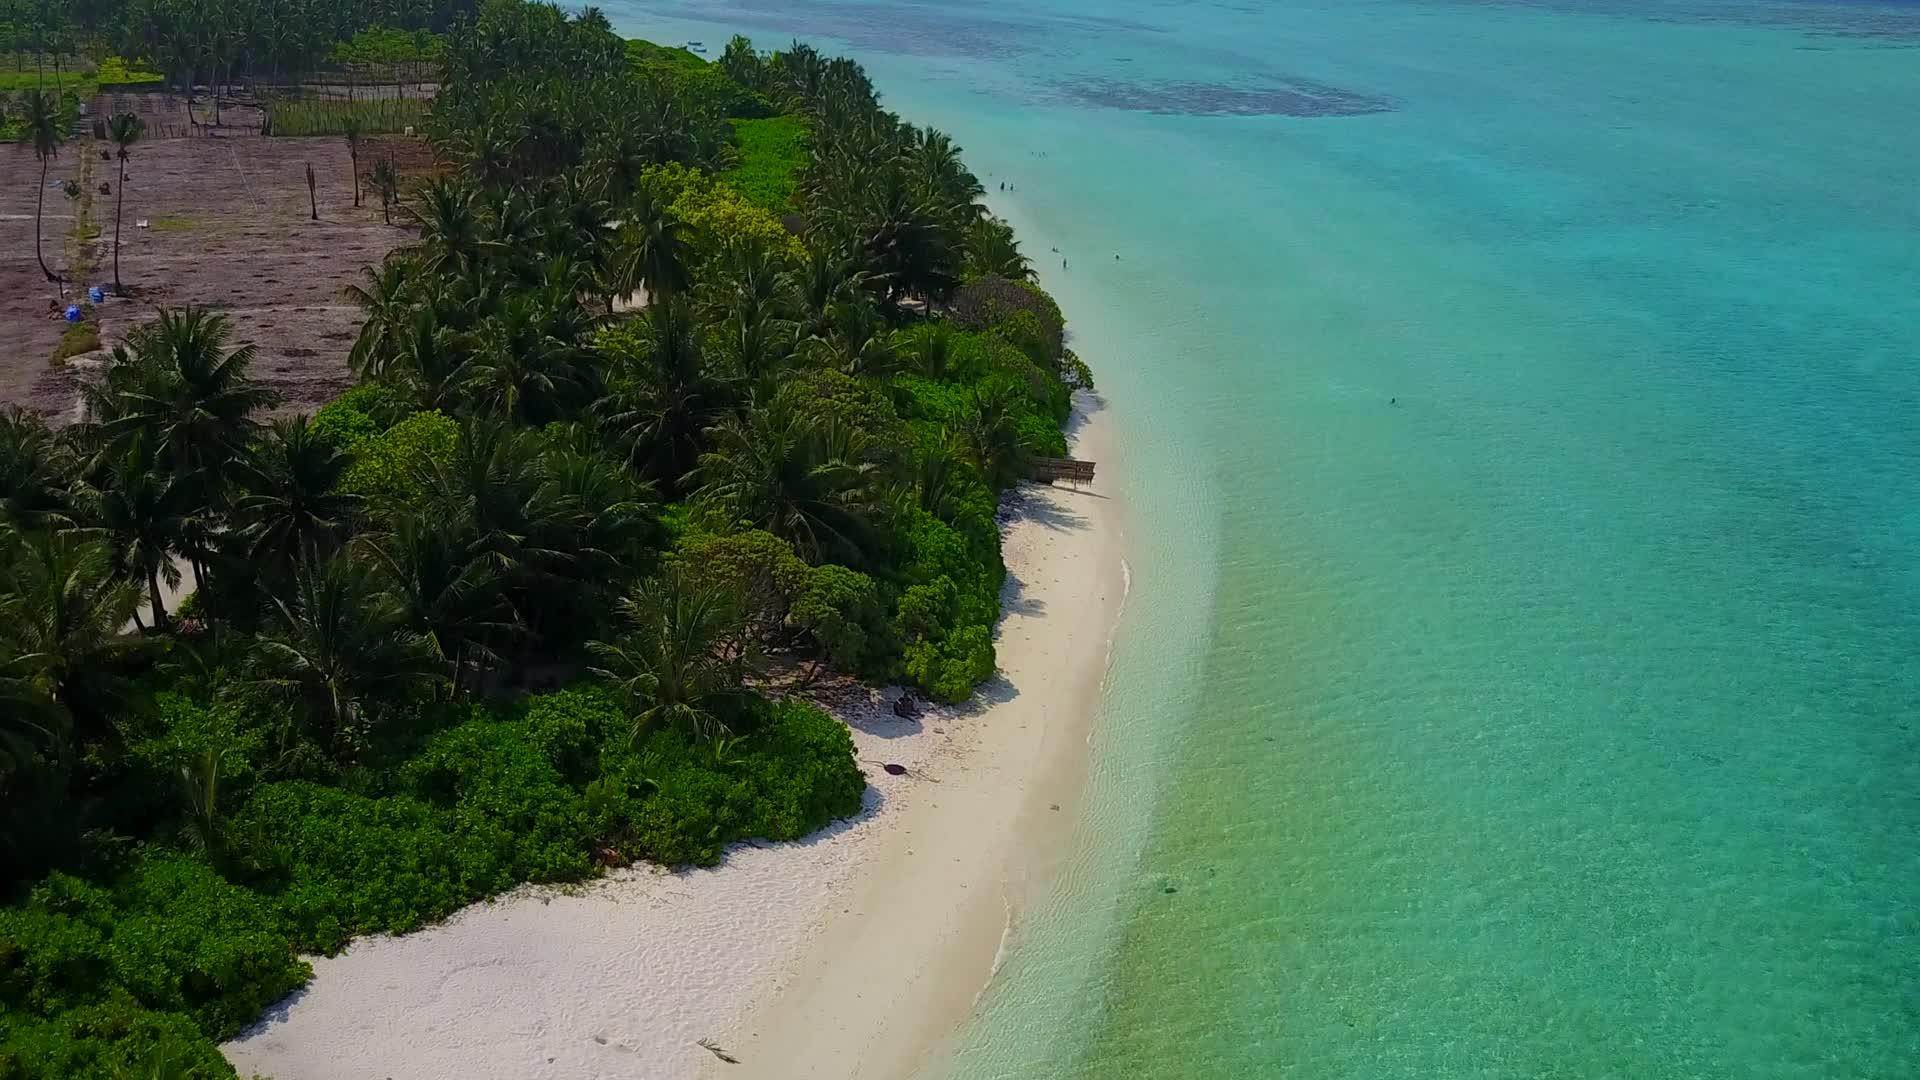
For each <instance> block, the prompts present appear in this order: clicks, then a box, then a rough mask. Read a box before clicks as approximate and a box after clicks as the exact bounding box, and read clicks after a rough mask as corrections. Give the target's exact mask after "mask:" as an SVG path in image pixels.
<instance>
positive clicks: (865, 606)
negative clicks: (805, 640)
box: [788, 563, 885, 671]
mask: <svg viewBox="0 0 1920 1080" xmlns="http://www.w3.org/2000/svg"><path fill="white" fill-rule="evenodd" d="M788 617H789V618H790V619H791V620H792V621H793V624H794V625H795V626H798V627H800V628H801V629H804V630H805V631H807V633H808V634H809V635H811V636H812V637H813V640H814V642H815V643H816V644H818V645H819V647H820V649H821V651H823V652H824V653H826V656H827V659H828V660H830V661H831V662H832V663H833V665H834V666H835V667H837V668H839V669H841V670H842V671H867V670H869V669H870V668H871V667H872V663H873V661H874V659H875V657H874V652H875V650H876V648H877V647H879V645H880V643H881V642H880V640H876V639H877V638H879V636H880V631H882V630H884V627H885V617H884V615H883V614H882V612H881V607H880V590H879V586H878V585H877V584H876V583H875V582H874V580H873V579H872V578H870V577H868V576H867V575H865V574H862V573H859V572H857V571H853V570H849V569H847V568H846V567H844V566H834V565H832V564H830V563H829V564H827V565H825V566H816V567H813V568H812V571H811V573H810V574H809V575H808V578H807V586H806V588H805V589H804V590H802V591H801V593H800V595H798V596H797V597H795V598H794V601H793V607H792V609H791V611H790V612H789V613H788Z"/></svg>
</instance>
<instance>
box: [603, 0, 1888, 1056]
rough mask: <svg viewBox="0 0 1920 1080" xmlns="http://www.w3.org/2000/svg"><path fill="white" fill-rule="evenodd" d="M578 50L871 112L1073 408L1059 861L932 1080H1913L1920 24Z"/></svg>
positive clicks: (930, 12) (752, 31)
mask: <svg viewBox="0 0 1920 1080" xmlns="http://www.w3.org/2000/svg"><path fill="white" fill-rule="evenodd" d="M607 10H608V13H609V14H610V16H611V17H612V18H613V19H614V21H615V23H616V25H618V26H620V27H621V29H623V30H625V31H628V32H631V33H636V34H644V35H647V36H653V37H656V38H659V39H663V40H670V41H679V40H685V39H692V38H699V39H702V40H704V41H705V42H706V44H707V46H708V48H709V50H710V55H718V53H719V50H720V47H721V46H722V45H723V44H724V42H725V40H726V37H727V36H728V35H729V34H730V33H732V32H734V31H741V32H745V33H747V34H749V35H750V36H752V37H754V38H755V40H756V41H757V42H758V43H759V44H760V45H762V46H763V47H771V46H776V45H779V44H783V43H784V42H785V41H787V40H788V39H790V38H791V37H793V36H796V35H799V36H804V37H806V38H808V39H809V40H812V41H814V42H815V43H816V44H818V45H820V46H821V47H822V48H824V49H829V50H836V51H842V52H846V53H849V54H851V55H853V56H855V57H857V58H858V59H860V60H861V61H862V62H863V63H865V64H866V65H867V67H868V69H869V71H870V72H871V73H872V74H873V75H874V77H875V79H876V81H877V82H878V84H879V86H880V87H881V89H882V91H883V93H884V95H885V97H886V99H887V102H888V104H889V105H890V106H891V107H893V108H896V109H898V110H899V111H901V112H902V113H903V114H905V115H907V116H909V117H910V118H913V119H915V120H917V121H921V122H927V123H932V124H935V125H937V126H939V127H941V128H943V129H944V130H947V131H949V132H950V133H952V134H953V135H954V136H955V137H956V138H957V139H958V141H959V142H960V143H961V144H962V145H963V146H964V147H965V148H966V153H967V158H968V160H969V162H970V163H972V164H973V166H974V168H975V171H976V172H978V173H979V174H980V175H981V176H982V177H983V179H984V180H985V182H986V186H987V188H988V189H989V192H990V193H991V195H992V197H993V199H994V201H995V203H996V206H997V207H999V208H1000V209H1001V211H1002V212H1003V213H1005V214H1007V215H1008V216H1010V217H1011V218H1013V220H1014V221H1015V223H1016V224H1017V225H1019V226H1020V227H1021V229H1022V233H1023V236H1024V237H1025V239H1026V246H1027V248H1028V250H1029V252H1030V253H1031V254H1033V255H1034V256H1035V258H1036V262H1037V263H1038V265H1039V266H1040V267H1041V269H1042V270H1043V273H1044V281H1045V284H1046V285H1047V286H1048V287H1049V288H1050V289H1052V290H1054V291H1055V292H1056V294H1057V295H1059V296H1060V298H1061V300H1062V302H1063V304H1064V305H1065V307H1066V308H1067V311H1068V315H1069V317H1070V318H1071V319H1072V321H1073V326H1074V332H1075V335H1076V345H1077V347H1078V348H1079V349H1080V351H1081V352H1082V354H1083V355H1084V356H1086V357H1087V358H1088V359H1089V360H1090V361H1091V362H1092V364H1093V365H1094V367H1095V370H1096V372H1097V374H1098V375H1099V377H1100V380H1101V384H1102V391H1103V394H1104V397H1105V399H1106V402H1107V408H1108V409H1109V410H1110V415H1111V419H1112V421H1113V425H1114V431H1115V436H1116V440H1117V443H1118V445H1117V447H1116V448H1115V450H1114V451H1113V452H1112V453H1111V454H1110V455H1109V457H1110V459H1111V465H1112V468H1114V469H1116V470H1118V473H1117V475H1119V476H1121V477H1122V482H1123V484H1124V489H1125V490H1124V494H1125V497H1126V499H1127V501H1128V506H1129V510H1130V513H1131V515H1132V518H1131V520H1132V526H1131V529H1130V534H1129V539H1130V542H1131V546H1132V556H1131V557H1132V563H1133V571H1134V583H1135V589H1134V593H1133V596H1132V599H1131V601H1130V603H1129V606H1128V611H1127V615H1126V617H1125V620H1124V623H1123V626H1122V629H1121V633H1120V636H1119V639H1118V641H1117V643H1116V649H1115V654H1114V662H1113V670H1112V673H1111V677H1110V682H1109V689H1108V696H1107V701H1106V715H1105V719H1104V720H1103V724H1102V727H1101V729H1100V735H1099V738H1098V743H1097V746H1096V748H1095V764H1094V778H1093V781H1092V787H1091V791H1090V792H1089V798H1090V800H1091V801H1090V805H1089V807H1088V808H1087V813H1086V817H1085V820H1086V822H1087V827H1086V828H1085V829H1084V830H1083V836H1082V839H1081V841H1080V846H1079V848H1078V850H1077V855H1076V858H1075V859H1074V861H1073V864H1072V866H1071V867H1070V869H1069V871H1068V872H1067V874H1066V875H1065V876H1064V878H1063V880H1062V881H1061V883H1060V885H1059V887H1058V888H1057V890H1056V891H1055V894H1054V895H1053V896H1052V897H1051V898H1050V899H1048V900H1047V901H1046V902H1044V903H1043V904H1042V905H1040V907H1039V909H1038V910H1037V911H1035V912H1034V913H1033V917H1032V919H1031V920H1030V922H1029V923H1028V924H1027V925H1026V926H1025V927H1024V929H1023V932H1022V933H1021V935H1020V936H1019V938H1018V939H1017V940H1016V941H1015V942H1014V944H1013V947H1012V949H1011V951H1010V952H1009V954H1008V956H1007V961H1006V966H1005V968H1004V969H1003V971H1002V973H1001V977H1000V978H999V979H997V980H996V983H995V985H994V987H993V988H992V990H991V991H990V992H989V993H988V994H987V996H986V997H985V999H984V1000H983V1001H982V1003H981V1007H980V1010H979V1013H978V1015H977V1016H976V1017H975V1018H974V1020H973V1021H972V1022H971V1023H970V1024H969V1025H968V1027H967V1028H966V1029H965V1030H964V1031H963V1032H962V1033H961V1034H960V1035H959V1036H958V1037H957V1038H956V1041H955V1045H954V1046H953V1047H952V1048H951V1050H952V1053H951V1055H950V1060H947V1061H945V1062H943V1064H942V1065H941V1066H939V1067H938V1068H937V1069H935V1070H933V1071H934V1072H935V1073H937V1074H938V1075H943V1076H947V1075H950V1076H951V1077H953V1078H955V1080H989V1078H994V1080H997V1078H1022V1080H1024V1078H1063V1077H1064V1078H1095V1077H1098V1078H1107V1077H1116V1078H1159V1077H1268V1076H1273V1077H1299V1078H1309V1080H1319V1078H1350V1077H1351V1078H1375V1077H1378V1078H1408V1080H1413V1078H1442V1077H1487V1078H1534V1077H1623V1078H1626V1077H1633V1078H1641V1077H1644V1078H1666V1077H1676V1078H1696V1077H1697V1078H1722V1077H1725V1078H1735V1077H1782V1078H1786V1077H1792V1078H1808V1080H1811V1078H1850V1077H1873V1078H1911V1077H1920V6H1912V5H1898V4H1879V5H1865V4H1861V5H1849V4H1834V3H1812V2H1807V3H1757V2H1751V0H1676V2H1663V0H1625V2H1584V0H1538V2H1527V3H1520V2H1516V3H1493V2H1453V3H1449V2H1436V3H1410V2H1405V0H1351V2H1339V3H1334V2H1329V0H1311V2H1309V0H1275V2H1264V3H1263V2H1255V0H1243V2H1235V3H1177V2H1171V0H1159V2H1156V0H1114V2H1107V3H1093V2H1091V0H1024V2H1018V3H1016V2H1013V0H985V2H979V3H970V4H965V5H954V4H945V5H935V4H921V3H903V2H870V3H869V2H830V3H810V2H783V0H716V2H682V3H657V2H640V3H613V4H611V5H609V6H608V9H607ZM1001 182H1010V183H1011V184H1012V185H1013V189H1012V190H1011V191H1009V192H1007V193H1005V194H1004V195H1003V194H1002V193H1001V192H1000V190H999V189H998V184H1000V183H1001ZM1055 247H1057V248H1059V249H1060V254H1054V253H1053V252H1051V251H1050V249H1051V248H1055ZM1116 254H1117V255H1119V256H1120V258H1119V259H1115V258H1114V256H1115V255H1116ZM1062 258H1066V259H1068V260H1070V265H1069V266H1068V267H1066V268H1065V269H1062V267H1061V266H1060V262H1061V259H1062ZM1103 464H1104V463H1103Z"/></svg>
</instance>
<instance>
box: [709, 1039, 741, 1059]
mask: <svg viewBox="0 0 1920 1080" xmlns="http://www.w3.org/2000/svg"><path fill="white" fill-rule="evenodd" d="M700 1048H701V1049H702V1050H706V1051H708V1052H709V1053H711V1054H712V1055H713V1056H714V1057H717V1058H719V1059H720V1060H721V1061H724V1062H726V1063H727V1064H729V1065H738V1064H740V1059H739V1058H737V1057H734V1056H733V1055H732V1054H729V1053H727V1052H726V1051H725V1050H722V1049H720V1044H719V1043H716V1042H714V1041H713V1040H712V1039H701V1040H700Z"/></svg>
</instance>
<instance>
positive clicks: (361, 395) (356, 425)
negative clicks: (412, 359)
mask: <svg viewBox="0 0 1920 1080" xmlns="http://www.w3.org/2000/svg"><path fill="white" fill-rule="evenodd" d="M402 411H403V410H402V408H401V405H400V401H399V398H398V397H397V396H396V395H395V394H394V392H393V391H392V390H389V389H388V388H386V387H384V386H381V385H380V384H379V383H360V384H358V385H356V386H354V387H352V388H351V389H349V390H348V391H347V392H346V393H344V394H341V395H340V396H339V397H337V398H334V399H333V400H332V401H330V402H328V403H327V404H325V405H322V406H320V408H319V409H317V410H315V412H314V414H313V419H312V420H311V421H310V423H309V426H310V427H311V428H312V430H313V433H314V435H315V436H317V437H319V438H321V439H324V440H326V441H327V442H330V443H332V444H333V445H335V446H337V447H339V448H340V449H342V450H352V449H353V448H354V447H355V446H357V445H359V443H360V442H361V441H362V440H364V439H369V438H372V437H373V436H375V435H378V434H380V433H381V432H383V431H385V430H387V428H388V427H389V426H391V425H390V424H389V423H388V420H389V419H390V418H392V417H395V416H398V415H399V414H400V413H401V412H402Z"/></svg>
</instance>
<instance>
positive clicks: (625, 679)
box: [588, 577, 748, 743]
mask: <svg viewBox="0 0 1920 1080" xmlns="http://www.w3.org/2000/svg"><path fill="white" fill-rule="evenodd" d="M617 612H618V614H619V616H620V619H621V621H622V622H623V623H625V624H626V625H627V627H628V628H629V629H628V633H627V634H626V635H625V636H623V637H621V638H619V639H618V640H616V641H611V642H608V641H595V642H591V643H590V644H589V645H588V648H589V649H590V650H591V652H592V653H593V656H594V658H595V660H596V661H597V663H596V664H595V666H594V667H593V673H594V674H596V675H598V676H600V677H601V678H603V679H606V680H607V681H608V682H611V683H613V684H614V685H616V686H618V687H619V688H620V690H621V691H622V693H624V694H625V695H626V697H627V699H628V702H629V705H628V707H629V708H630V709H631V710H632V716H633V731H632V734H631V736H630V738H631V741H633V742H635V743H637V742H639V740H640V738H641V736H643V735H644V734H646V732H647V730H648V729H649V728H651V727H655V726H659V727H666V728H670V729H677V730H680V731H684V732H686V733H687V734H689V735H691V736H692V737H694V738H696V739H713V738H715V737H718V736H723V735H725V734H727V733H728V731H729V730H730V728H729V724H730V722H731V721H732V719H733V718H734V717H735V716H737V715H738V713H739V711H740V710H741V709H742V708H743V707H744V706H745V704H746V702H747V700H748V695H747V692H746V690H745V688H744V687H743V686H742V685H741V678H742V674H743V666H742V665H741V664H740V663H737V662H736V663H729V662H727V661H724V660H722V659H720V657H719V655H718V653H719V646H720V643H721V642H722V641H724V640H726V639H727V638H729V637H730V636H732V635H733V632H734V630H735V628H736V627H735V624H736V623H737V621H738V617H737V615H736V614H735V613H734V611H733V609H732V608H731V607H730V606H729V605H728V603H727V601H726V598H725V596H724V595H723V594H722V593H720V592H719V591H718V590H715V589H704V590H700V589H694V588H692V587H691V586H689V585H688V584H687V583H686V582H684V581H682V580H680V579H679V578H678V577H669V578H667V579H666V580H664V581H658V582H653V583H650V584H649V585H647V586H643V587H641V588H639V589H637V590H635V591H634V592H632V593H629V594H628V595H627V596H625V597H623V598H622V599H621V600H620V603H619V605H618V607H617Z"/></svg>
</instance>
